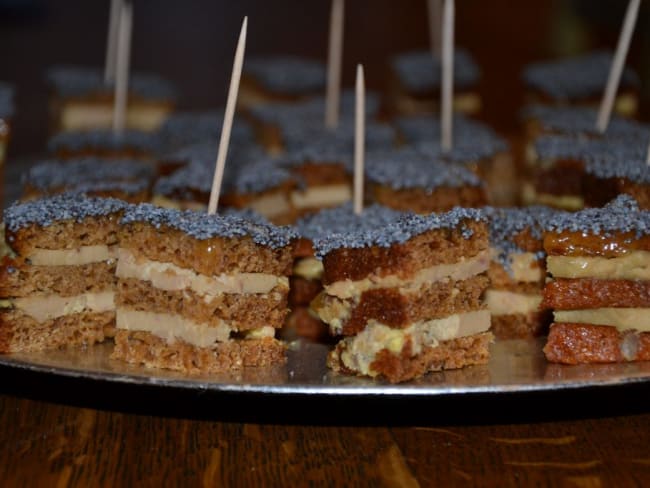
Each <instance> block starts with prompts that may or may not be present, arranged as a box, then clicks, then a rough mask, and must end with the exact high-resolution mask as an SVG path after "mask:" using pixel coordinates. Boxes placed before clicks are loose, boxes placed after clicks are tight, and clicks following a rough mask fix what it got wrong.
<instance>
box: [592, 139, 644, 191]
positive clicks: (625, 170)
mask: <svg viewBox="0 0 650 488" xmlns="http://www.w3.org/2000/svg"><path fill="white" fill-rule="evenodd" d="M646 149H647V148H646ZM613 152H614V151H613ZM633 152H634V148H629V147H625V146H623V147H621V149H620V150H619V151H618V154H612V152H609V153H601V154H598V155H593V156H590V157H588V158H586V160H585V173H587V174H589V175H592V176H595V177H597V178H603V179H607V178H625V179H627V180H630V181H631V182H634V183H639V184H648V183H650V166H648V163H647V162H646V160H645V157H643V158H641V157H639V156H640V155H635V154H633ZM637 152H638V151H637Z"/></svg>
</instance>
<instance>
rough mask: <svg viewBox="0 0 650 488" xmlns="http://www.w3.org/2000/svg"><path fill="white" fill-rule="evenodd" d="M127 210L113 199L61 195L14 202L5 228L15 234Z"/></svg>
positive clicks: (118, 201) (7, 210) (124, 205)
mask: <svg viewBox="0 0 650 488" xmlns="http://www.w3.org/2000/svg"><path fill="white" fill-rule="evenodd" d="M127 207H128V204H127V203H126V202H123V201H121V200H116V199H114V198H89V197H86V196H84V195H82V194H76V193H63V194H61V195H55V196H52V197H47V198H42V199H39V200H32V201H29V202H25V203H15V204H13V205H11V206H10V207H8V208H7V209H5V211H4V221H5V225H6V227H7V229H9V230H10V231H12V232H16V231H18V230H20V229H22V228H25V227H29V226H31V225H40V226H41V227H48V226H50V225H52V224H54V223H56V222H63V221H66V220H74V221H76V222H81V221H83V220H84V219H86V218H88V217H101V216H105V215H110V214H113V213H116V212H119V211H122V210H124V209H126V208H127Z"/></svg>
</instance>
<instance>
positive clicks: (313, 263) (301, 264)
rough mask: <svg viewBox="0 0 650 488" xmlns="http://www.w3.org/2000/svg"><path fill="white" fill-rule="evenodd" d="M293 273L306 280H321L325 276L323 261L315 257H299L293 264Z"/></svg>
mask: <svg viewBox="0 0 650 488" xmlns="http://www.w3.org/2000/svg"><path fill="white" fill-rule="evenodd" d="M293 274H294V275H295V276H300V277H301V278H305V279H306V280H320V279H321V277H322V276H323V262H322V261H320V260H318V259H316V258H313V257H309V258H303V259H299V260H298V261H297V262H296V264H295V265H294V266H293Z"/></svg>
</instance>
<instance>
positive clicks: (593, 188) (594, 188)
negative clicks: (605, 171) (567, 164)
mask: <svg viewBox="0 0 650 488" xmlns="http://www.w3.org/2000/svg"><path fill="white" fill-rule="evenodd" d="M621 194H627V195H630V196H631V197H632V198H634V199H635V200H636V201H637V203H638V205H639V208H640V209H642V210H650V185H648V184H643V183H636V182H634V181H631V180H628V179H627V178H596V177H595V176H591V175H585V181H584V197H585V205H587V206H589V207H603V206H605V205H606V204H607V203H608V202H610V201H612V200H614V199H615V198H616V197H617V196H618V195H621Z"/></svg>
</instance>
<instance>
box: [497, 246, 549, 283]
mask: <svg viewBox="0 0 650 488" xmlns="http://www.w3.org/2000/svg"><path fill="white" fill-rule="evenodd" d="M490 254H491V255H492V259H493V260H496V257H497V255H498V254H499V250H498V249H495V248H490ZM508 260H509V262H510V271H511V275H512V279H513V280H514V281H518V282H521V283H536V282H538V281H540V280H541V279H542V277H543V271H542V268H541V267H540V266H539V262H538V261H539V259H538V258H537V256H536V255H535V253H532V252H520V253H510V254H509V255H508Z"/></svg>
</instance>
